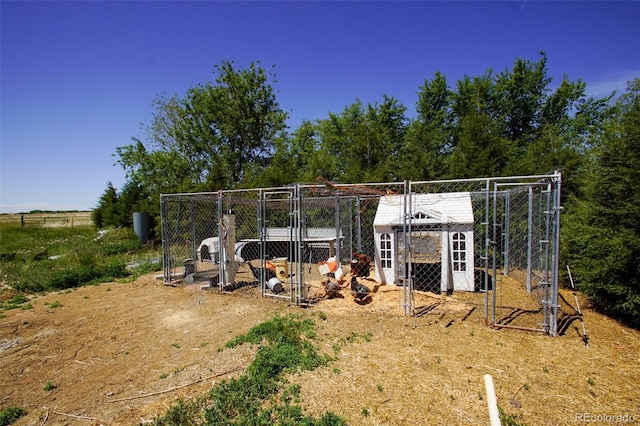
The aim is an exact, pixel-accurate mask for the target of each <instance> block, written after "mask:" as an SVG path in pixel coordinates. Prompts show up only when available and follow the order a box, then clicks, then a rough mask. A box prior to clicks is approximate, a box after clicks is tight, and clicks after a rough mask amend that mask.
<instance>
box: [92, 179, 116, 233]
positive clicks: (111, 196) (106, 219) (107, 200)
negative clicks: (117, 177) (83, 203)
mask: <svg viewBox="0 0 640 426" xmlns="http://www.w3.org/2000/svg"><path fill="white" fill-rule="evenodd" d="M91 220H92V221H93V225H94V226H95V227H96V228H97V229H102V228H104V227H106V226H113V225H115V226H117V225H118V223H119V222H120V212H119V208H118V191H117V190H116V188H114V186H113V184H112V183H111V182H107V188H106V189H105V190H104V192H103V193H102V195H101V196H100V200H98V205H97V206H96V208H95V209H93V212H91Z"/></svg>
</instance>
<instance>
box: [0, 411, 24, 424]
mask: <svg viewBox="0 0 640 426" xmlns="http://www.w3.org/2000/svg"><path fill="white" fill-rule="evenodd" d="M25 414H27V412H26V411H24V409H23V408H20V407H7V408H3V409H2V410H0V426H7V425H9V424H11V423H13V422H15V421H16V420H18V419H19V418H20V417H22V416H24V415H25Z"/></svg>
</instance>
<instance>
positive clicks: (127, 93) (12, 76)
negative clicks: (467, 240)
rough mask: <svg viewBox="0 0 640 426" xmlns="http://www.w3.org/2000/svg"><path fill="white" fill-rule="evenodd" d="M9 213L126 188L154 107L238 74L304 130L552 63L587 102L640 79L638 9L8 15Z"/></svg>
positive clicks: (27, 11)
mask: <svg viewBox="0 0 640 426" xmlns="http://www.w3.org/2000/svg"><path fill="white" fill-rule="evenodd" d="M0 17H1V22H0V24H1V25H0V28H1V34H0V36H1V38H0V42H1V45H0V48H1V54H2V58H1V75H0V78H1V92H0V96H1V140H0V143H1V151H0V167H1V171H0V179H1V181H0V212H4V213H6V212H19V211H29V210H32V209H43V210H58V209H64V210H66V209H81V210H83V209H91V208H93V207H95V205H96V204H97V201H98V198H99V197H100V195H101V194H102V193H103V192H104V190H105V189H106V187H107V182H109V181H111V182H112V183H113V185H114V186H115V187H116V188H117V189H120V188H121V187H122V185H123V183H124V182H125V176H124V172H123V170H122V168H121V167H120V166H119V165H114V163H115V161H116V158H115V157H113V154H114V153H115V150H116V147H118V146H123V145H127V144H129V143H130V142H131V137H141V136H142V134H141V131H140V124H141V123H144V122H148V121H149V120H150V118H151V113H152V111H153V109H152V106H151V104H152V101H153V100H154V98H156V97H157V96H158V95H160V94H162V93H166V94H168V95H173V94H178V95H180V96H182V95H183V94H184V93H185V91H186V90H187V89H188V88H189V87H190V86H193V85H195V84H198V83H203V82H204V81H206V80H207V79H211V78H212V76H213V69H214V65H216V64H220V63H221V62H222V61H223V60H225V59H227V60H231V61H233V62H234V63H235V64H236V66H239V67H246V66H247V65H248V64H249V63H250V62H251V61H260V62H261V64H262V65H263V66H264V67H265V68H266V67H269V66H271V65H275V68H274V69H273V71H274V72H275V74H276V77H277V80H278V81H277V83H275V85H274V86H275V88H276V89H277V90H278V92H279V93H278V95H277V96H278V100H279V102H280V106H281V107H282V108H283V109H284V110H285V111H288V112H289V114H290V119H289V124H290V126H291V128H292V129H295V128H296V127H298V125H299V124H300V122H301V120H302V119H310V120H316V119H322V118H327V116H328V113H329V112H336V113H339V112H341V111H342V110H343V109H344V107H345V106H347V105H349V104H351V103H352V102H354V101H355V100H356V98H359V99H360V100H361V101H363V102H364V103H369V102H371V103H374V102H380V101H381V100H382V95H383V94H387V95H389V96H394V97H395V98H397V99H398V100H399V101H400V102H402V103H403V104H404V105H405V106H406V107H407V108H408V112H407V113H408V115H412V114H413V113H414V111H415V101H416V99H417V95H416V93H417V91H418V87H419V86H420V85H421V84H423V83H424V80H425V78H428V79H431V78H432V77H433V74H434V73H435V72H436V71H440V72H442V73H443V74H444V75H445V76H446V78H447V80H448V82H449V84H450V85H451V86H454V85H455V82H456V81H457V80H459V79H460V78H461V77H463V76H464V75H465V74H467V75H470V76H477V75H481V74H482V73H483V72H484V71H486V70H487V69H489V68H491V69H493V70H494V71H496V72H499V71H503V70H505V69H507V68H511V66H512V65H513V63H514V61H515V59H516V58H518V57H520V58H523V59H529V60H532V61H537V60H538V59H539V54H538V53H539V51H541V50H544V51H545V52H546V53H547V55H548V69H549V75H550V76H551V77H553V78H554V82H553V83H552V86H553V85H554V84H557V83H559V81H560V79H561V78H562V76H563V75H564V74H566V75H567V76H568V77H569V79H571V80H577V79H578V78H582V79H583V80H584V81H585V82H586V83H587V89H588V91H589V93H590V94H594V95H604V94H608V93H610V92H611V91H613V90H614V89H618V90H619V91H620V90H624V88H625V87H626V84H625V82H626V81H627V80H629V79H631V78H633V77H640V2H638V1H624V2H615V1H596V2H581V1H570V2H569V1H568V2H561V1H553V2H551V1H548V2H541V1H526V2H523V1H506V2H498V1H496V2H488V1H487V2H485V1H475V2H454V1H451V2H433V1H423V2H258V3H254V2H214V1H201V2H168V1H165V2H149V1H141V2H128V1H124V2H111V1H106V2H84V1H73V2H56V1H46V2H13V1H2V2H0Z"/></svg>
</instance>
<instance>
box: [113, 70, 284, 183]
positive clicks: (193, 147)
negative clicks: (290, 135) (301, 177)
mask: <svg viewBox="0 0 640 426" xmlns="http://www.w3.org/2000/svg"><path fill="white" fill-rule="evenodd" d="M215 68H216V77H215V81H214V82H206V83H204V84H199V85H196V86H194V87H192V88H191V89H189V90H188V91H187V93H186V94H185V96H184V97H183V98H179V97H177V96H173V97H166V96H160V97H158V98H157V99H156V101H155V103H154V108H155V112H154V115H153V118H152V120H151V123H150V124H148V125H147V126H146V129H145V130H146V137H147V145H146V146H145V144H144V143H143V142H142V141H140V140H138V139H134V143H133V144H131V145H128V146H124V147H120V148H118V149H117V151H116V152H117V155H118V156H119V162H120V164H121V165H122V166H123V167H124V169H125V170H126V171H127V174H128V175H127V176H128V178H134V177H135V178H136V179H137V180H138V181H139V182H140V183H141V184H142V185H143V186H145V189H146V190H147V191H149V192H176V191H198V190H210V191H213V190H218V189H221V188H235V187H240V186H242V185H243V184H246V178H247V174H248V173H249V171H250V170H251V169H252V168H253V169H256V168H260V167H265V166H266V165H268V163H269V161H270V160H271V157H272V155H273V153H274V143H275V141H276V140H278V139H281V138H283V137H284V132H285V129H286V124H285V120H286V117H287V114H286V113H285V112H283V111H282V110H281V109H280V106H279V104H278V102H277V100H276V96H275V92H274V89H273V87H272V85H271V81H270V78H272V77H273V76H272V75H270V74H267V71H266V70H265V69H264V68H262V67H260V65H259V63H256V62H252V63H251V64H250V65H249V67H248V68H246V69H236V68H234V65H233V63H232V62H229V61H224V62H223V63H222V64H221V65H219V66H216V67H215Z"/></svg>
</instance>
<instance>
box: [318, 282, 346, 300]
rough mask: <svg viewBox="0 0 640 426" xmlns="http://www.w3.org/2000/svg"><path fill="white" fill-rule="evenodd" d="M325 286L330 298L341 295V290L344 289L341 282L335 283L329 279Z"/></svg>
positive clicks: (324, 283) (325, 291)
mask: <svg viewBox="0 0 640 426" xmlns="http://www.w3.org/2000/svg"><path fill="white" fill-rule="evenodd" d="M323 287H324V293H325V296H327V297H328V298H329V299H332V298H334V297H336V296H337V295H339V294H340V290H342V289H343V287H341V286H340V284H338V283H334V282H332V281H331V280H329V279H327V280H326V281H325V282H323Z"/></svg>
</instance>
